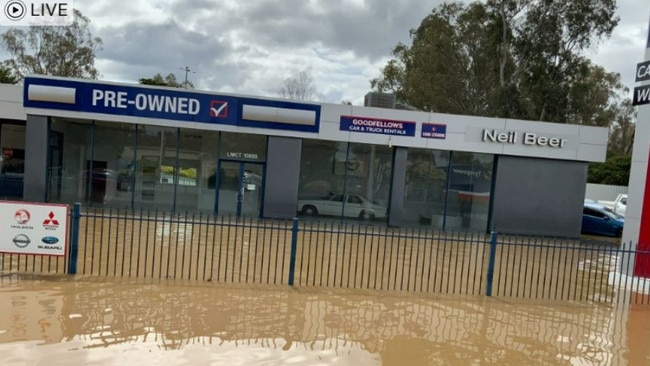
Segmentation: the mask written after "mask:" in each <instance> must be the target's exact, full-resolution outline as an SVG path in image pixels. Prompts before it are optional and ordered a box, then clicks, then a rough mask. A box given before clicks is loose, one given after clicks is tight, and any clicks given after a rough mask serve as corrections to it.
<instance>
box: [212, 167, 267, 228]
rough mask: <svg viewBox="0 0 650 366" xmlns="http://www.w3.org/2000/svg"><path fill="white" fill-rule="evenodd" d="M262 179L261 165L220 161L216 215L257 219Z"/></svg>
mask: <svg viewBox="0 0 650 366" xmlns="http://www.w3.org/2000/svg"><path fill="white" fill-rule="evenodd" d="M263 177H264V165H262V164H256V163H244V162H238V161H220V162H219V188H218V196H217V200H218V209H217V213H218V214H220V215H234V216H236V217H241V216H244V217H253V216H254V217H258V216H259V215H260V210H261V205H262V190H263Z"/></svg>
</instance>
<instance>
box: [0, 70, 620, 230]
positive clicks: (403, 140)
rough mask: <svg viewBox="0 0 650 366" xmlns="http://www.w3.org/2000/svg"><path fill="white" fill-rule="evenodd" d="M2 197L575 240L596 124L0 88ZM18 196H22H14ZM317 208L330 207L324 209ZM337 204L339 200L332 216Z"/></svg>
mask: <svg viewBox="0 0 650 366" xmlns="http://www.w3.org/2000/svg"><path fill="white" fill-rule="evenodd" d="M0 93H1V94H0V118H1V120H0V121H1V123H2V125H1V130H0V144H1V147H2V171H1V175H0V177H1V178H2V182H4V183H3V184H1V185H0V186H2V187H3V188H2V192H0V195H1V196H2V198H4V199H18V200H25V201H37V202H63V203H73V202H82V203H83V204H84V205H92V206H105V207H121V208H133V209H158V210H168V211H172V210H174V211H191V212H203V213H210V214H214V213H216V214H219V215H221V214H225V215H237V216H243V217H263V218H291V217H294V216H295V215H296V214H297V213H301V212H302V213H310V214H316V213H318V209H316V210H315V211H316V212H313V210H305V208H304V207H300V205H299V202H311V204H313V205H314V206H318V205H321V204H323V205H334V206H330V209H329V211H328V212H329V213H330V215H331V216H334V217H342V218H344V219H346V220H347V219H350V220H357V217H356V216H357V215H358V214H359V212H358V211H352V210H350V208H351V207H354V205H357V204H360V202H361V200H363V202H372V205H373V207H374V209H375V210H379V209H378V208H385V215H379V214H377V215H373V216H374V217H375V222H377V223H378V224H381V223H385V224H387V225H390V226H395V227H412V226H415V227H425V226H426V227H433V228H436V229H438V228H440V229H446V230H474V231H484V230H488V229H491V228H496V229H497V230H498V231H500V232H510V233H520V234H546V235H560V236H568V237H576V236H578V235H579V234H580V227H581V220H582V209H583V201H584V193H585V184H586V178H587V164H588V162H602V161H604V160H605V157H606V149H607V139H608V130H607V129H606V128H600V127H589V126H577V125H566V124H559V123H542V122H532V121H522V120H509V119H500V118H481V117H470V116H459V115H446V114H439V113H429V112H421V111H412V110H398V109H386V108H376V107H367V106H364V107H361V106H353V105H345V104H328V103H315V102H302V101H289V100H284V99H272V98H261V97H251V96H241V95H231V94H218V93H212V92H202V91H196V90H186V89H175V88H163V87H153V86H144V85H134V84H118V83H109V82H102V81H96V80H93V81H90V80H77V79H67V78H54V77H42V76H38V77H36V76H34V77H27V78H26V79H25V82H24V85H23V86H22V87H21V86H14V85H0ZM17 187H18V188H17ZM323 207H324V206H323ZM331 207H335V208H336V209H335V212H338V214H332V211H331Z"/></svg>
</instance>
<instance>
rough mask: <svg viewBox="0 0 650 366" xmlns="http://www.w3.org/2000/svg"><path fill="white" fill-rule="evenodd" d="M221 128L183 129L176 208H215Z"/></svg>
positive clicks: (205, 209) (207, 210)
mask: <svg viewBox="0 0 650 366" xmlns="http://www.w3.org/2000/svg"><path fill="white" fill-rule="evenodd" d="M218 143H219V132H216V131H201V130H193V129H184V128H181V129H180V144H179V152H178V171H177V175H178V180H177V181H178V187H177V188H176V208H177V209H182V210H190V211H194V210H199V211H203V212H206V213H212V212H214V200H215V192H214V178H212V177H214V175H215V171H216V167H217V151H218V150H217V145H218Z"/></svg>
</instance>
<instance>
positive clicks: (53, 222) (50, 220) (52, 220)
mask: <svg viewBox="0 0 650 366" xmlns="http://www.w3.org/2000/svg"><path fill="white" fill-rule="evenodd" d="M47 217H48V218H47V219H45V220H43V225H49V226H59V220H57V219H55V218H54V212H52V211H50V214H49V215H47Z"/></svg>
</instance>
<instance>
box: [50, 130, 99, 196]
mask: <svg viewBox="0 0 650 366" xmlns="http://www.w3.org/2000/svg"><path fill="white" fill-rule="evenodd" d="M92 133H93V132H92V121H84V120H74V121H73V120H67V119H63V118H52V122H51V125H50V146H49V149H50V151H49V155H50V161H49V164H48V165H49V169H48V187H49V189H48V200H49V201H50V202H64V203H73V202H85V203H87V204H88V203H90V202H92V200H93V198H95V199H98V198H99V197H92V196H91V192H92V191H91V187H89V185H90V184H91V183H92V179H89V178H90V176H89V173H90V169H89V168H90V167H91V162H92V161H93V158H92V151H91V145H92ZM102 203H103V201H102Z"/></svg>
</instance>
